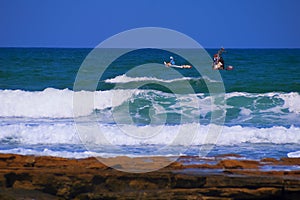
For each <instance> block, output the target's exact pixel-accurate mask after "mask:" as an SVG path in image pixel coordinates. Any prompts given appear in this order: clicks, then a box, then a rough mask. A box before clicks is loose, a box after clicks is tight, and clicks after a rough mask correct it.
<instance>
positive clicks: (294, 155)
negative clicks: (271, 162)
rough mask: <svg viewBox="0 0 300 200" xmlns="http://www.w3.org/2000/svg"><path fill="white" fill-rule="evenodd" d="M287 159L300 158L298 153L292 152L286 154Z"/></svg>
mask: <svg viewBox="0 0 300 200" xmlns="http://www.w3.org/2000/svg"><path fill="white" fill-rule="evenodd" d="M287 156H288V157H289V158H300V151H294V152H290V153H288V154H287Z"/></svg>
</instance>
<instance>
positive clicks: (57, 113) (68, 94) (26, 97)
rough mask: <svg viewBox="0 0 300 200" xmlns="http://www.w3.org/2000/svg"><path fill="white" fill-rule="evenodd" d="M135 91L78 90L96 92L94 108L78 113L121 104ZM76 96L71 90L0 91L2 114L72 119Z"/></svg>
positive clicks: (80, 94) (84, 92) (3, 115)
mask: <svg viewBox="0 0 300 200" xmlns="http://www.w3.org/2000/svg"><path fill="white" fill-rule="evenodd" d="M132 93H133V92H132V91H129V90H111V91H96V92H88V91H80V92H76V98H80V96H88V95H93V98H94V102H93V105H92V107H89V109H88V110H85V111H82V113H76V114H78V115H79V116H82V115H89V114H91V113H92V112H93V111H94V110H95V109H105V108H109V107H115V106H118V105H120V104H122V103H123V102H124V101H126V100H127V99H128V98H129V97H130V96H131V95H132ZM73 97H74V92H73V91H71V90H68V89H64V90H58V89H53V88H47V89H45V90H43V91H34V92H29V91H22V90H0V102H1V105H0V117H31V118H41V117H45V118H71V117H73V116H74V112H73ZM75 117H77V116H75Z"/></svg>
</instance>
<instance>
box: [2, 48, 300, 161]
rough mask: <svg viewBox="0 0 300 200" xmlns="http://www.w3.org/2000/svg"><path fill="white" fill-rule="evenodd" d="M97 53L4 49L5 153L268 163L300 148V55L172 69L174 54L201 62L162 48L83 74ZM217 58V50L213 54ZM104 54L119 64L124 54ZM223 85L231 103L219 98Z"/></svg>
mask: <svg viewBox="0 0 300 200" xmlns="http://www.w3.org/2000/svg"><path fill="white" fill-rule="evenodd" d="M91 50H92V49H55V48H0V144H1V145H0V149H1V151H2V152H13V153H21V154H39V155H56V156H63V157H87V156H90V155H92V154H93V153H97V155H100V156H117V155H128V156H141V155H182V154H188V155H198V154H201V153H199V151H201V147H202V146H203V145H204V144H207V143H213V144H214V145H215V146H214V149H211V154H213V155H215V154H222V153H233V152H234V153H240V154H242V155H244V156H245V157H251V158H259V157H268V156H271V157H282V156H287V153H289V152H296V151H299V150H300V120H299V119H300V49H227V50H226V52H225V53H224V54H223V58H224V60H225V65H226V66H229V65H230V66H233V67H234V69H233V70H230V71H229V70H221V71H214V70H212V68H211V65H210V63H209V64H207V63H206V64H203V65H202V64H199V66H193V68H192V69H175V68H167V67H165V66H164V65H163V64H162V63H163V61H168V60H169V56H174V57H175V60H176V64H178V65H182V64H191V65H193V64H192V63H190V62H189V60H188V59H185V58H182V57H180V56H179V55H174V54H172V53H171V52H169V51H164V50H157V49H140V50H134V51H131V52H129V53H127V54H125V55H122V56H121V57H119V58H117V59H115V60H114V61H113V62H111V63H110V64H109V65H104V64H103V63H105V62H106V61H105V62H104V61H103V63H102V62H101V60H100V61H99V60H97V58H96V61H97V62H94V63H93V62H91V63H92V64H90V63H87V64H90V65H92V66H90V67H91V68H87V69H90V70H86V69H83V70H80V69H82V68H81V67H82V66H83V65H84V64H85V63H84V62H85V60H86V59H87V56H88V55H89V53H90V52H91ZM110 51H111V53H110ZM186 51H191V50H186ZM216 51H217V49H207V52H208V55H209V56H212V55H213V54H214V53H216ZM104 53H106V54H108V55H107V56H103V55H101V56H103V58H104V59H106V58H107V59H109V57H110V55H113V54H114V50H109V51H107V50H106V51H105V52H104ZM192 54H193V52H192V51H191V55H192ZM192 56H197V55H192ZM87 64H86V65H87ZM139 66H141V67H139ZM99 69H100V70H103V73H102V74H101V76H99ZM198 69H201V70H203V71H201V73H199V70H198ZM85 70H86V71H85ZM93 70H94V71H93ZM206 72H207V73H208V74H211V73H215V74H219V77H220V78H221V79H218V80H216V79H214V75H212V76H210V75H207V74H206ZM78 73H81V74H84V76H82V77H81V78H80V76H79V75H78ZM95 80H96V85H95V86H94V87H95V88H94V89H93V86H91V85H93V84H94V83H92V82H95ZM76 81H77V83H80V84H79V87H76V84H75V85H74V83H76ZM208 85H210V86H208ZM220 86H222V87H224V92H225V93H224V96H223V98H221V97H218V96H213V95H212V94H211V90H210V87H212V88H214V87H216V88H218V87H220ZM216 95H218V94H216ZM74 99H75V100H74ZM90 99H92V100H93V101H92V103H91V105H90V104H89V103H88V101H89V100H90ZM74 102H75V103H74ZM74 106H75V112H74ZM223 120H224V121H223ZM99 129H100V130H101V134H99V133H98V132H97V130H98V131H99ZM82 130H84V131H82ZM210 131H211V132H212V134H211V132H210ZM209 134H210V135H211V136H212V138H213V139H208V138H209V136H208V135H209ZM185 135H186V138H187V139H186V138H185V137H184V136H185ZM241 147H242V148H241ZM256 147H257V152H256V153H254V154H253V149H255V148H256ZM276 149H278V152H276ZM274 151H275V152H274ZM299 154H300V153H299ZM292 155H293V156H295V155H298V154H297V153H296V154H292Z"/></svg>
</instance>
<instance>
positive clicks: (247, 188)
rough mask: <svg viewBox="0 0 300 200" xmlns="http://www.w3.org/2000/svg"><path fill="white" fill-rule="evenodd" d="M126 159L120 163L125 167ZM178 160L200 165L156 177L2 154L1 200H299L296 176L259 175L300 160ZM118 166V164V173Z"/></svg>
mask: <svg viewBox="0 0 300 200" xmlns="http://www.w3.org/2000/svg"><path fill="white" fill-rule="evenodd" d="M128 159H130V158H127V159H124V158H123V160H125V161H126V162H128ZM151 159H152V158H151ZM153 159H160V158H153ZM132 160H133V161H134V159H132ZM182 160H189V162H190V161H199V158H197V157H181V158H180V159H179V160H178V161H177V162H174V163H172V164H171V165H169V166H167V167H165V168H163V169H160V170H158V171H154V172H149V173H125V172H121V171H118V170H115V169H113V168H110V167H107V166H105V165H103V164H102V163H100V162H99V161H98V160H96V159H95V158H87V159H77V160H76V159H65V158H57V157H47V156H43V157H36V156H21V155H14V154H0V199H1V200H13V199H22V200H27V199H30V200H31V199H38V200H48V199H51V200H52V199H78V200H79V199H80V200H89V199H91V200H95V199H299V196H300V171H297V170H290V171H283V170H282V171H280V170H276V171H271V170H268V171H262V170H260V169H261V166H265V165H269V166H272V165H274V166H280V165H282V166H283V165H286V166H300V159H295V158H293V159H288V158H283V159H281V160H276V159H268V158H266V159H263V160H261V161H250V160H248V161H247V160H238V159H220V160H217V161H215V162H214V164H209V162H206V163H205V162H198V163H202V164H190V165H189V164H188V163H184V162H183V161H182ZM190 163H195V162H190ZM196 163H197V162H196ZM125 165H126V163H124V166H125ZM122 166H123V164H122V163H121V164H120V166H118V167H119V168H122Z"/></svg>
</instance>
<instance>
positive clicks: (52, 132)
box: [0, 122, 300, 146]
mask: <svg viewBox="0 0 300 200" xmlns="http://www.w3.org/2000/svg"><path fill="white" fill-rule="evenodd" d="M77 126H81V127H85V128H86V130H88V133H83V132H79V131H80V130H79V131H78V129H76V126H75V123H71V122H60V123H56V124H53V123H39V124H33V123H31V124H30V123H24V124H22V123H21V124H20V123H16V124H6V125H2V126H0V141H1V143H18V144H81V143H82V141H83V142H84V143H87V144H100V145H102V144H109V145H152V144H154V145H185V146H188V145H201V144H203V143H212V144H214V141H215V139H217V142H216V144H217V145H235V144H241V143H270V144H287V143H295V144H300V134H299V132H300V128H299V127H294V126H291V127H289V128H286V127H281V126H275V127H271V128H255V127H241V126H232V127H228V126H223V127H212V125H201V126H200V127H198V128H197V126H198V125H197V124H194V123H191V124H182V125H174V126H169V125H165V126H142V127H139V126H134V125H103V124H102V125H101V124H97V125H96V126H95V124H91V123H82V124H77ZM93 126H95V127H93ZM213 126H216V125H213ZM212 128H215V129H212ZM210 129H212V130H222V132H221V134H220V135H219V136H218V137H217V138H213V139H212V140H207V139H206V138H207V134H208V132H209V130H210ZM81 130H82V129H81ZM99 131H100V132H99ZM99 133H101V134H99ZM212 134H213V135H214V137H215V136H217V134H216V133H212ZM211 141H212V142H211ZM107 142H108V143H107Z"/></svg>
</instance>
